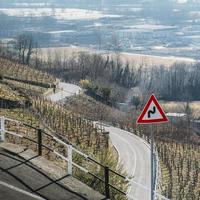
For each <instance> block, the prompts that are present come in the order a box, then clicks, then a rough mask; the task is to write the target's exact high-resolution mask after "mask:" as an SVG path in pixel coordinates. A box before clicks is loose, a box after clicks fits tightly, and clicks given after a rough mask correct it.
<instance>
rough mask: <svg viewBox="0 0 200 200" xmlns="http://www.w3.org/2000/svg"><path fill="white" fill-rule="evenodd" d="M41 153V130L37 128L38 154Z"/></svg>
mask: <svg viewBox="0 0 200 200" xmlns="http://www.w3.org/2000/svg"><path fill="white" fill-rule="evenodd" d="M41 155H42V130H41V129H38V156H41Z"/></svg>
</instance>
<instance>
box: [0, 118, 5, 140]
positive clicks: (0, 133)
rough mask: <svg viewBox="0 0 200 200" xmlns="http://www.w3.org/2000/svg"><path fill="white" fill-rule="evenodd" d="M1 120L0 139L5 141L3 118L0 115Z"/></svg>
mask: <svg viewBox="0 0 200 200" xmlns="http://www.w3.org/2000/svg"><path fill="white" fill-rule="evenodd" d="M0 120H1V129H0V141H5V118H4V117H3V116H2V117H0Z"/></svg>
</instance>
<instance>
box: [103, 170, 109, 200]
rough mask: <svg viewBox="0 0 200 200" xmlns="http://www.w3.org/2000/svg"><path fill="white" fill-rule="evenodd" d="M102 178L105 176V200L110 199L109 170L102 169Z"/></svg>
mask: <svg viewBox="0 0 200 200" xmlns="http://www.w3.org/2000/svg"><path fill="white" fill-rule="evenodd" d="M104 176H105V195H106V199H110V186H109V168H108V167H105V168H104Z"/></svg>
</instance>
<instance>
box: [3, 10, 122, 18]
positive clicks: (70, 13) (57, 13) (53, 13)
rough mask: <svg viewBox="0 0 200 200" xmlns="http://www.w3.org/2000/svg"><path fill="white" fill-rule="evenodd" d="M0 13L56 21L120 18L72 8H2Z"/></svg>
mask: <svg viewBox="0 0 200 200" xmlns="http://www.w3.org/2000/svg"><path fill="white" fill-rule="evenodd" d="M0 12H2V13H4V14H6V15H9V16H16V17H42V16H49V17H54V18H56V19H58V20H78V19H85V20H86V19H100V18H103V17H113V18H115V17H120V15H108V14H104V13H103V12H101V11H96V10H85V9H74V8H55V9H53V8H2V9H0Z"/></svg>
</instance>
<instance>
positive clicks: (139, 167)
mask: <svg viewBox="0 0 200 200" xmlns="http://www.w3.org/2000/svg"><path fill="white" fill-rule="evenodd" d="M105 130H106V131H109V132H110V138H111V141H112V143H113V145H114V146H115V148H116V149H117V151H118V154H119V159H120V163H121V164H122V165H123V167H124V170H125V171H126V172H127V174H128V176H131V177H132V178H133V179H132V180H133V182H132V183H131V185H130V188H129V191H128V197H129V199H131V200H132V199H133V200H150V196H151V195H150V194H151V193H150V191H149V190H146V189H145V188H144V187H146V188H149V189H150V188H151V163H150V156H151V154H150V147H149V146H148V144H146V143H145V142H144V141H143V140H142V139H141V138H139V137H137V136H136V135H134V134H131V133H129V132H127V131H124V130H121V129H119V128H115V127H112V126H110V127H109V126H105ZM139 184H141V185H142V186H143V187H142V186H140V185H139Z"/></svg>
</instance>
